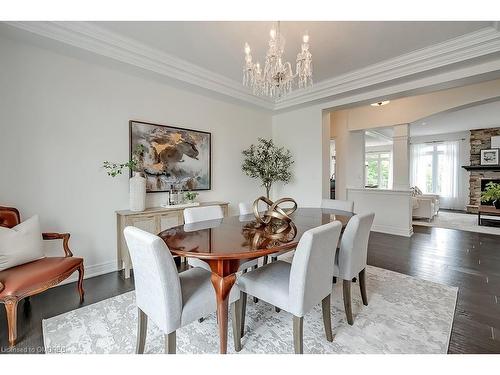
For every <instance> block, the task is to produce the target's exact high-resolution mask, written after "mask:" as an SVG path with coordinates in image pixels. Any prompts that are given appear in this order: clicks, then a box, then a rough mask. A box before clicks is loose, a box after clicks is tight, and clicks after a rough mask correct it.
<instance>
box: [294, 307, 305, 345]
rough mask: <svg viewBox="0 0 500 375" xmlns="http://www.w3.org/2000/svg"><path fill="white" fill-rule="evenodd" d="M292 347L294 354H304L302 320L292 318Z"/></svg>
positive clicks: (295, 317) (296, 317)
mask: <svg viewBox="0 0 500 375" xmlns="http://www.w3.org/2000/svg"><path fill="white" fill-rule="evenodd" d="M293 347H294V349H295V354H303V353H304V318H303V317H298V316H295V315H294V316H293Z"/></svg>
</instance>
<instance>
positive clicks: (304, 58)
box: [243, 22, 312, 98]
mask: <svg viewBox="0 0 500 375" xmlns="http://www.w3.org/2000/svg"><path fill="white" fill-rule="evenodd" d="M269 35H270V37H271V38H270V39H269V49H268V50H267V54H266V61H265V64H264V70H262V69H261V67H260V64H259V63H258V62H257V63H256V64H254V63H253V62H252V55H251V54H250V51H251V50H250V46H249V45H248V43H245V66H244V67H243V85H244V86H247V87H250V88H251V89H252V91H253V93H254V94H255V95H262V96H269V97H272V98H276V97H278V98H279V97H281V96H283V95H286V94H288V93H289V92H291V91H292V86H293V85H294V83H295V78H297V83H296V85H297V86H298V87H299V88H303V87H307V86H312V55H311V52H309V35H308V34H307V33H306V34H304V36H303V37H302V48H301V52H299V53H298V54H297V59H296V70H295V74H294V73H293V71H292V65H291V64H290V63H289V62H288V61H286V62H283V59H282V56H283V52H284V49H285V38H284V37H283V36H282V35H281V33H280V23H279V22H278V27H277V28H274V27H273V28H272V29H271V31H270V32H269Z"/></svg>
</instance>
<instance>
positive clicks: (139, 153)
mask: <svg viewBox="0 0 500 375" xmlns="http://www.w3.org/2000/svg"><path fill="white" fill-rule="evenodd" d="M145 151H146V148H145V147H144V146H143V145H137V146H136V148H135V149H134V151H133V152H132V158H131V159H130V160H129V161H127V162H125V163H114V162H110V161H104V162H103V163H102V167H103V168H104V169H105V170H106V173H107V174H108V176H111V177H116V176H118V175H121V174H123V169H124V168H129V169H130V170H131V171H132V172H134V173H133V177H132V178H130V179H129V206H130V210H131V211H139V212H140V211H144V210H145V208H146V179H145V178H144V177H143V176H142V168H143V164H144V153H145Z"/></svg>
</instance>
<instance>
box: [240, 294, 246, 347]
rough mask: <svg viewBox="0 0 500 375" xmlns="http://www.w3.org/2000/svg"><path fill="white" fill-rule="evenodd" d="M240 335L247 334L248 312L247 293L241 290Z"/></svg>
mask: <svg viewBox="0 0 500 375" xmlns="http://www.w3.org/2000/svg"><path fill="white" fill-rule="evenodd" d="M240 303H241V307H240V314H241V315H240V327H241V329H240V337H243V336H245V315H246V313H247V294H246V293H244V292H240Z"/></svg>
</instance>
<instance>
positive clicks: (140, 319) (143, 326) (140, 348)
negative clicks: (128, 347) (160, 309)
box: [135, 308, 148, 354]
mask: <svg viewBox="0 0 500 375" xmlns="http://www.w3.org/2000/svg"><path fill="white" fill-rule="evenodd" d="M147 331H148V316H147V315H146V313H145V312H144V311H142V310H141V309H140V308H137V344H136V346H135V354H144V346H145V344H146V334H147Z"/></svg>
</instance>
